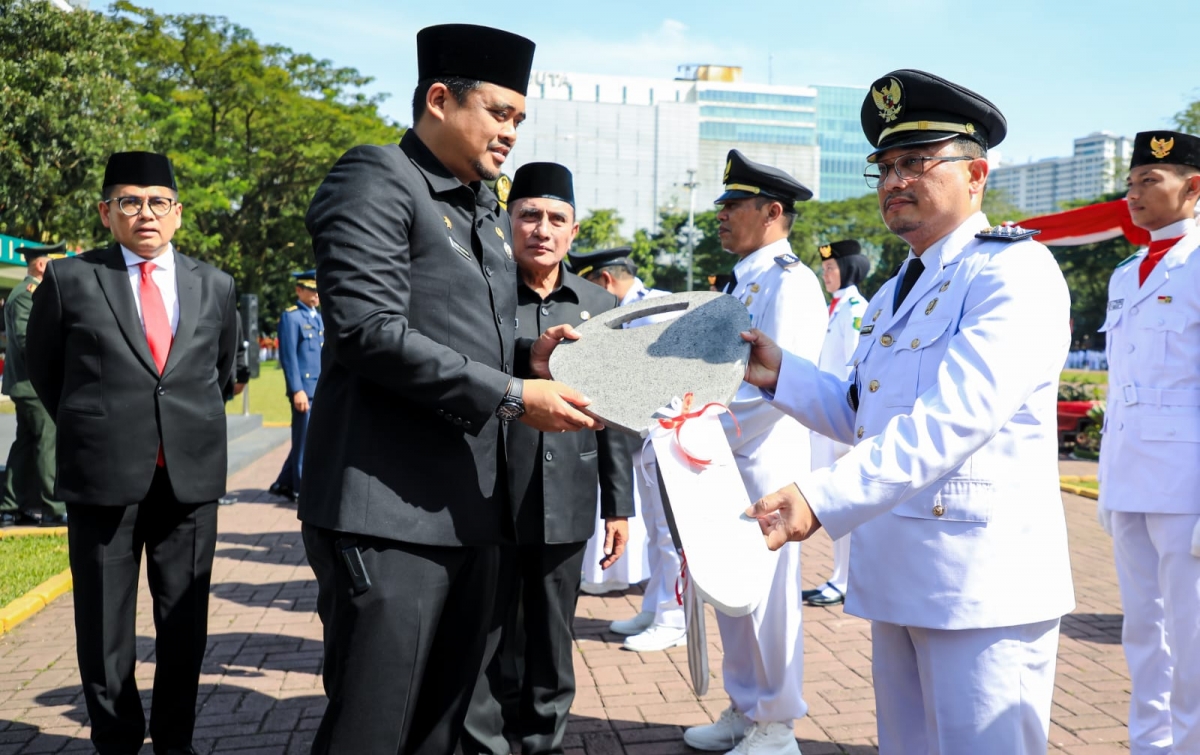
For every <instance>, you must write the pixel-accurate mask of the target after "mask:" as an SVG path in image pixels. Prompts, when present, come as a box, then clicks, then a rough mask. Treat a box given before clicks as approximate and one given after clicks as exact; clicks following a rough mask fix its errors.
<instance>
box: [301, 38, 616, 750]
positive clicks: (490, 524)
mask: <svg viewBox="0 0 1200 755" xmlns="http://www.w3.org/2000/svg"><path fill="white" fill-rule="evenodd" d="M417 58H418V60H417V68H418V71H419V77H420V82H419V83H418V85H417V89H416V93H415V95H414V98H413V103H414V107H413V122H414V126H413V128H411V129H409V131H408V132H407V133H405V135H404V138H403V139H402V140H401V142H400V144H398V145H396V144H392V145H386V146H363V147H356V148H354V149H352V150H350V151H349V152H347V153H346V154H345V155H343V156H342V158H341V159H340V160H339V161H338V162H337V164H336V165H335V166H334V167H333V169H332V170H331V171H330V173H329V175H328V177H326V179H325V181H324V183H322V184H321V187H320V188H319V189H318V190H317V193H316V196H315V197H314V198H313V201H312V205H311V206H310V207H309V211H308V216H307V218H306V223H307V226H308V230H309V232H310V233H311V234H312V237H313V248H314V251H315V253H316V259H317V286H318V290H319V292H320V297H321V303H322V305H323V309H324V312H323V316H324V320H325V347H324V351H323V352H322V370H321V379H320V381H319V383H318V388H317V392H318V393H319V394H320V396H321V401H319V402H317V403H315V404H314V405H313V408H312V417H311V419H310V420H309V422H310V425H309V429H308V441H307V448H306V449H305V460H304V464H305V473H304V477H303V479H302V480H301V486H302V491H301V494H300V509H299V513H300V519H301V521H302V522H303V523H304V524H303V534H304V545H305V551H306V553H307V554H308V560H309V563H310V564H311V565H312V567H313V571H314V573H315V574H316V577H317V587H318V591H319V594H318V601H317V608H318V611H319V613H320V616H321V620H322V622H323V623H324V625H325V666H324V677H325V678H324V681H325V692H326V694H327V695H328V697H329V707H328V708H327V710H326V713H325V716H324V718H323V719H322V721H321V725H320V727H319V728H318V730H317V734H316V738H315V740H314V743H313V752H314V753H317V754H318V755H324V753H330V752H332V753H339V754H340V753H355V755H372V754H373V753H380V754H381V755H382V754H383V753H386V754H387V755H396V754H397V753H401V754H403V753H411V752H421V753H429V754H430V755H440V754H441V753H445V754H446V755H448V754H449V753H450V752H452V751H453V749H454V746H455V744H456V742H457V741H458V737H459V733H460V730H461V728H462V721H463V717H464V716H465V715H466V706H467V703H468V702H469V700H470V695H471V691H472V689H473V688H474V686H475V679H476V676H477V675H478V673H479V667H480V664H481V662H482V657H483V650H484V640H485V638H486V635H487V625H488V620H487V619H488V617H489V616H490V615H491V610H492V602H493V595H494V590H495V585H496V566H497V559H498V548H497V544H498V543H500V542H504V541H506V540H508V539H510V538H511V535H512V530H513V520H512V513H511V508H510V506H509V497H508V489H507V480H506V479H505V466H506V461H505V455H504V443H503V437H504V432H505V430H506V426H507V427H508V428H511V427H512V426H513V423H515V421H516V420H518V419H520V420H521V421H522V422H526V423H528V424H530V425H531V426H533V427H535V428H537V429H539V430H546V431H554V432H558V431H560V430H567V429H571V430H574V429H579V428H595V427H596V426H597V423H596V422H595V421H594V420H592V419H591V418H590V417H588V416H587V415H586V414H584V413H582V412H580V411H579V410H578V409H577V408H576V406H575V405H585V404H586V399H584V398H583V397H582V396H580V395H578V394H576V393H575V392H574V391H572V390H571V389H569V388H567V387H566V386H564V385H561V384H559V383H555V382H552V381H549V380H533V379H530V380H522V379H521V378H520V377H516V376H515V374H516V375H530V374H540V375H545V374H548V372H547V370H546V366H547V363H548V360H549V353H550V351H551V350H552V348H553V346H554V345H555V344H557V342H558V340H559V339H560V338H562V337H564V336H566V335H567V334H568V331H569V330H570V329H569V328H566V327H564V328H560V329H557V330H552V331H550V332H549V333H547V334H544V335H543V336H542V337H541V338H539V339H538V340H537V341H536V342H533V341H530V340H529V339H518V338H517V332H516V304H517V286H516V264H515V263H514V262H513V259H512V247H511V246H510V245H509V238H510V236H511V225H510V223H509V219H508V216H507V214H504V213H502V212H501V210H500V206H499V204H498V201H497V198H496V195H495V194H494V193H492V191H491V189H488V188H487V187H486V186H485V185H483V183H482V182H483V181H485V180H490V179H493V178H495V177H497V176H498V175H499V171H500V165H501V164H502V163H503V162H504V159H505V157H506V156H507V154H508V152H509V150H510V149H512V146H513V144H514V142H515V141H516V136H517V135H516V126H517V124H518V123H520V122H521V120H522V119H523V118H524V117H525V112H524V110H525V95H524V92H525V89H526V87H527V85H528V82H529V70H530V67H531V65H532V61H533V43H532V42H530V41H529V40H527V39H524V38H523V37H518V36H516V35H514V34H509V33H508V32H503V31H499V30H496V29H488V28H484V27H479V26H469V25H447V26H435V27H430V28H427V29H423V30H422V31H421V32H420V33H419V34H418V35H417ZM514 373H515V374H514Z"/></svg>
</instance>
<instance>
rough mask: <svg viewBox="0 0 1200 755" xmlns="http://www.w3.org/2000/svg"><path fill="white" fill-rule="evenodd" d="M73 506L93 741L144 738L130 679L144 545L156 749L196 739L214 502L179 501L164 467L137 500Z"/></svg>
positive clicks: (132, 743) (114, 744)
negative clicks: (151, 617) (151, 621)
mask: <svg viewBox="0 0 1200 755" xmlns="http://www.w3.org/2000/svg"><path fill="white" fill-rule="evenodd" d="M67 512H68V523H67V542H68V548H69V551H70V558H71V577H72V579H73V580H74V583H75V588H74V589H75V640H76V646H77V653H78V656H79V675H80V677H81V679H82V682H83V696H84V700H85V701H86V703H87V711H88V716H89V717H90V718H91V724H92V743H93V744H94V745H95V746H96V749H97V750H98V751H99V752H100V755H110V753H135V752H137V751H138V750H139V749H141V747H142V742H143V741H144V740H145V738H146V718H145V714H144V712H143V711H142V701H141V698H140V697H139V695H138V689H137V684H136V682H135V681H134V678H133V670H134V662H135V661H136V660H137V653H136V648H135V643H136V620H137V591H138V572H139V570H140V568H141V562H142V551H143V550H144V551H145V553H146V577H147V580H148V582H149V584H150V595H151V597H152V598H153V601H154V629H155V634H156V637H155V646H154V647H155V653H154V654H155V669H154V698H153V701H152V702H151V705H150V738H151V740H152V741H153V742H154V751H155V752H156V753H160V752H164V751H165V750H166V749H167V748H186V747H190V746H191V743H192V730H193V729H194V728H195V723H196V694H197V690H198V688H199V682H200V665H201V662H202V661H203V659H204V648H205V644H206V643H207V642H208V590H209V584H210V582H211V580H212V563H213V553H214V551H215V549H216V543H217V505H216V502H215V501H214V502H212V503H203V504H182V503H179V502H178V501H177V500H175V496H174V494H173V493H172V492H171V484H170V482H169V481H168V479H167V475H166V472H165V470H162V469H160V470H159V471H158V472H157V473H156V474H155V476H154V482H153V483H152V484H151V486H150V492H149V493H148V494H147V495H146V498H145V499H144V500H143V501H142V502H141V503H139V504H136V505H133V506H93V505H85V504H68V505H67Z"/></svg>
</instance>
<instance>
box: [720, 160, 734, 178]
mask: <svg viewBox="0 0 1200 755" xmlns="http://www.w3.org/2000/svg"><path fill="white" fill-rule="evenodd" d="M731 170H733V160H732V159H729V160H726V161H725V174H724V175H723V176H721V183H723V184H727V183H729V172H730V171H731Z"/></svg>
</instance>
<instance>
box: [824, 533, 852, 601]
mask: <svg viewBox="0 0 1200 755" xmlns="http://www.w3.org/2000/svg"><path fill="white" fill-rule="evenodd" d="M849 583H850V536H849V535H843V536H842V537H839V538H838V539H837V540H834V541H833V576H831V577H830V578H829V584H831V585H833V586H834V587H836V588H837V589H838V590H840V591H841V593H842V595H845V594H846V585H848V584H849Z"/></svg>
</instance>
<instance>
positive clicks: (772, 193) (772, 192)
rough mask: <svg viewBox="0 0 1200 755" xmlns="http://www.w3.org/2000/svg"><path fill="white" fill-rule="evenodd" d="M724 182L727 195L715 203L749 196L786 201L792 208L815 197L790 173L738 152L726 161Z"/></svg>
mask: <svg viewBox="0 0 1200 755" xmlns="http://www.w3.org/2000/svg"><path fill="white" fill-rule="evenodd" d="M721 182H722V183H724V184H725V193H724V194H722V195H721V196H719V197H717V198H716V200H715V201H714V202H713V204H721V203H722V202H728V201H730V200H733V199H745V198H747V197H767V198H768V199H774V200H777V201H779V202H783V203H784V204H785V205H788V209H791V204H794V203H796V202H804V201H807V200H809V199H812V195H813V193H812V191H811V190H809V188H808V187H807V186H805V185H804V184H802V183H800V182H799V181H797V180H796V179H794V178H792V177H791V176H789V175H788V174H787V173H786V172H784V171H782V170H780V169H779V168H772V167H771V166H770V165H763V164H761V163H756V162H753V161H752V160H748V159H746V156H745V155H743V154H742V153H741V152H738V151H737V150H736V149H731V150H729V155H728V156H727V157H726V158H725V176H724V177H723V178H722V179H721Z"/></svg>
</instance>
